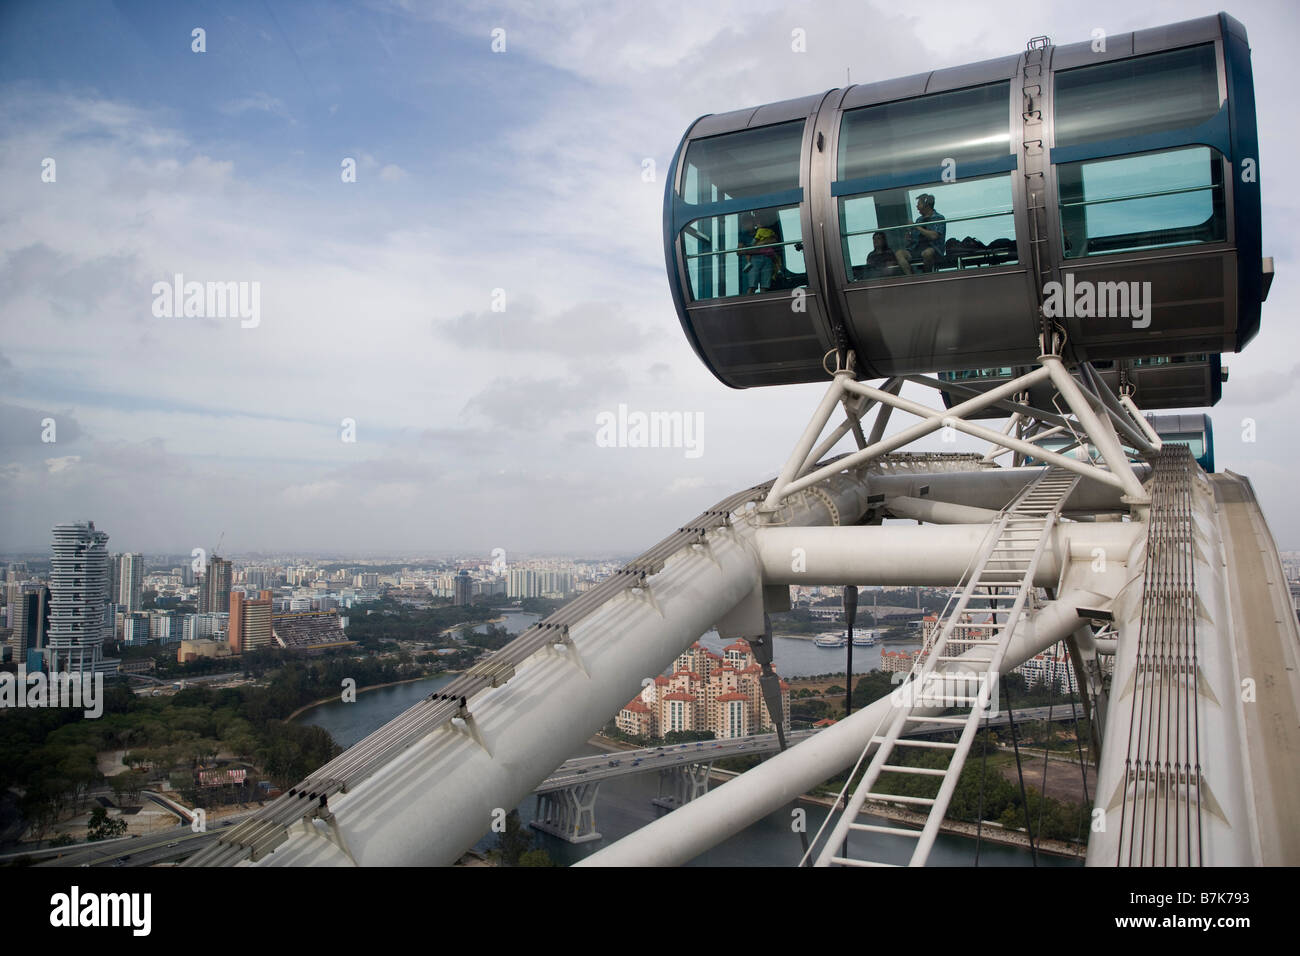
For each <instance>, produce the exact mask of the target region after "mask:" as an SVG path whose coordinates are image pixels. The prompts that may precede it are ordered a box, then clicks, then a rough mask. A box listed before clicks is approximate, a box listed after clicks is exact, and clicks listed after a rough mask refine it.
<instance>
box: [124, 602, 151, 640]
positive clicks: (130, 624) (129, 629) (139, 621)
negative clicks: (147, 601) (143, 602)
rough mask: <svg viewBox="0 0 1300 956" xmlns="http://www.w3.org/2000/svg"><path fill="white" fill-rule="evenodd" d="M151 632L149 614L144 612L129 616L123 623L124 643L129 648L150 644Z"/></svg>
mask: <svg viewBox="0 0 1300 956" xmlns="http://www.w3.org/2000/svg"><path fill="white" fill-rule="evenodd" d="M149 630H150V620H149V615H148V614H146V613H144V612H143V611H136V612H135V613H134V614H127V615H126V617H125V618H124V619H123V621H122V643H123V644H126V645H127V646H129V647H139V646H140V645H142V644H148V643H149V642H150V640H151V638H150V636H149Z"/></svg>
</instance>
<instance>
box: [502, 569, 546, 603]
mask: <svg viewBox="0 0 1300 956" xmlns="http://www.w3.org/2000/svg"><path fill="white" fill-rule="evenodd" d="M541 593H542V592H541V589H540V588H539V587H538V580H537V572H536V571H534V570H532V569H531V568H511V569H510V570H509V571H507V572H506V596H507V597H512V598H530V597H540V596H541Z"/></svg>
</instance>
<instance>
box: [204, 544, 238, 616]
mask: <svg viewBox="0 0 1300 956" xmlns="http://www.w3.org/2000/svg"><path fill="white" fill-rule="evenodd" d="M231 576H232V568H231V566H230V562H229V561H227V560H226V559H225V558H220V557H218V556H217V555H215V554H214V555H213V556H212V557H211V558H210V559H209V560H208V566H207V569H206V570H205V571H204V572H203V576H202V579H201V581H200V584H199V613H200V614H224V613H226V612H227V611H229V610H230V582H231Z"/></svg>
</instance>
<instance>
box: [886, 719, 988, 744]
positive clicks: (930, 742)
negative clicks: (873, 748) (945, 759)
mask: <svg viewBox="0 0 1300 956" xmlns="http://www.w3.org/2000/svg"><path fill="white" fill-rule="evenodd" d="M962 723H965V721H962ZM871 739H872V740H873V741H878V742H879V743H882V744H883V743H884V742H885V738H884V737H872V738H871ZM894 746H895V747H926V748H928V749H930V750H956V749H957V745H956V744H950V743H948V742H947V741H943V740H903V739H901V738H900V739H898V740H895V741H894Z"/></svg>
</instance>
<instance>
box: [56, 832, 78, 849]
mask: <svg viewBox="0 0 1300 956" xmlns="http://www.w3.org/2000/svg"><path fill="white" fill-rule="evenodd" d="M76 842H77V838H76V837H74V836H73V835H72V834H71V833H60V834H59V835H58V836H56V837H55V838H54V839H53V840H51V841H50V846H72V845H73V844H75V843H76Z"/></svg>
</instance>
